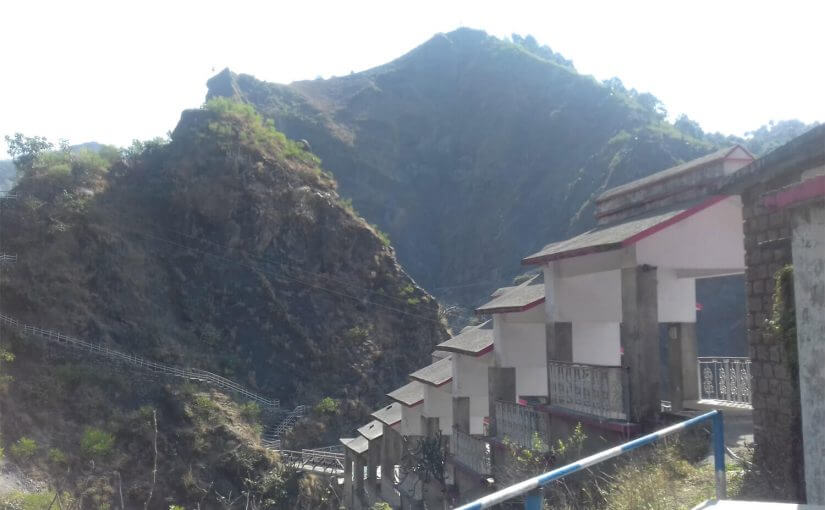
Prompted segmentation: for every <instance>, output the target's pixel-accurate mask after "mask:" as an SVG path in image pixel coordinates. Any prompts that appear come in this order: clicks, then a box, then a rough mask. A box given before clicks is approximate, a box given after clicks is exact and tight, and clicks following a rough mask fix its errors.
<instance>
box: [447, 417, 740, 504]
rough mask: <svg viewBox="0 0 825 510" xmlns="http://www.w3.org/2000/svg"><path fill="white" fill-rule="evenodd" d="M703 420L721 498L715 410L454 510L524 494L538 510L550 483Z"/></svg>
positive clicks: (721, 449) (719, 428) (720, 440)
mask: <svg viewBox="0 0 825 510" xmlns="http://www.w3.org/2000/svg"><path fill="white" fill-rule="evenodd" d="M707 421H710V422H711V425H712V432H713V460H714V466H715V472H716V499H725V494H726V492H727V488H726V479H725V432H724V427H723V422H722V413H721V412H719V411H711V412H709V413H705V414H703V415H701V416H697V417H695V418H691V419H689V420H685V421H683V422H681V423H677V424H675V425H671V426H670V427H666V428H663V429H662V430H658V431H656V432H653V433H652V434H648V435H646V436H642V437H640V438H637V439H634V440H633V441H628V442H627V443H624V444H620V445H619V446H614V447H613V448H610V449H609V450H604V451H601V452H599V453H596V454H594V455H591V456H589V457H585V458H583V459H581V460H579V461H578V462H573V463H572V464H568V465H566V466H562V467H560V468H558V469H554V470H553V471H550V472H547V473H544V474H542V475H538V476H534V477H533V478H528V479H527V480H524V481H522V482H519V483H517V484H515V485H511V486H510V487H507V488H505V489H501V490H500V491H496V492H494V493H492V494H488V495H487V496H484V497H483V498H479V499H477V500H475V501H473V502H472V503H467V504H466V505H462V506H460V507H458V508H457V509H456V510H477V509H480V508H487V507H491V506H493V505H497V504H498V503H501V502H502V501H506V500H508V499H512V498H515V497H517V496H522V495H526V497H525V500H524V508H525V509H526V510H541V508H542V506H543V504H544V503H543V502H544V495H543V492H542V490H541V489H542V487H544V486H545V485H547V484H549V483H550V482H552V481H554V480H558V479H560V478H563V477H565V476H567V475H570V474H573V473H575V472H577V471H581V470H583V469H586V468H588V467H590V466H592V465H594V464H598V463H599V462H603V461H605V460H607V459H611V458H613V457H617V456H619V455H621V454H623V453H625V452H629V451H631V450H635V449H636V448H640V447H642V446H644V445H647V444H650V443H653V442H654V441H657V440H659V439H661V438H663V437H665V436H669V435H671V434H674V433H676V432H680V431H682V430H685V429H688V428H690V427H693V426H695V425H699V424H700V423H704V422H707Z"/></svg>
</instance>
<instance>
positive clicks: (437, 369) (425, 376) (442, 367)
mask: <svg viewBox="0 0 825 510" xmlns="http://www.w3.org/2000/svg"><path fill="white" fill-rule="evenodd" d="M410 377H411V378H412V379H415V380H416V381H419V382H422V383H424V384H429V385H430V386H443V385H445V384H447V383H448V382H450V381H451V380H452V379H453V360H452V356H447V357H446V358H444V359H440V360H438V361H436V362H435V363H433V364H431V365H427V366H426V367H424V368H422V369H419V370H416V371H415V372H413V373H411V374H410Z"/></svg>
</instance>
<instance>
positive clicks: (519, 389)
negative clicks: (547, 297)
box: [493, 305, 547, 397]
mask: <svg viewBox="0 0 825 510" xmlns="http://www.w3.org/2000/svg"><path fill="white" fill-rule="evenodd" d="M493 332H494V333H493V335H494V340H493V344H494V349H493V354H494V358H495V365H496V366H498V367H514V368H515V369H516V393H517V395H518V396H530V397H546V396H547V340H546V333H545V320H544V307H542V306H541V305H537V306H535V307H533V308H531V309H529V310H526V311H524V312H516V313H496V314H493Z"/></svg>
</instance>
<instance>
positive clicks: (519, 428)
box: [496, 401, 550, 450]
mask: <svg viewBox="0 0 825 510" xmlns="http://www.w3.org/2000/svg"><path fill="white" fill-rule="evenodd" d="M549 429H550V426H549V417H548V415H547V413H544V412H541V411H538V410H536V409H534V408H532V407H529V406H524V405H520V404H516V403H515V402H502V401H498V402H496V438H497V439H498V440H499V441H505V440H508V441H510V442H512V443H515V444H517V445H519V446H521V447H522V448H535V447H536V446H537V445H535V444H534V439H535V437H536V436H537V435H538V438H539V439H540V440H541V442H542V444H541V445H540V448H541V449H543V450H546V449H548V448H549V445H550V438H549Z"/></svg>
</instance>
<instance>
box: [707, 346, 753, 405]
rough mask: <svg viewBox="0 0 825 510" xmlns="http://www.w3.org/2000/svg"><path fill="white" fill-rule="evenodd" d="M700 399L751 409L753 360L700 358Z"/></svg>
mask: <svg viewBox="0 0 825 510" xmlns="http://www.w3.org/2000/svg"><path fill="white" fill-rule="evenodd" d="M697 363H698V365H699V399H700V401H703V400H716V401H720V402H722V403H724V404H727V405H734V406H741V407H750V403H751V360H750V358H734V357H712V358H705V357H700V358H698V360H697Z"/></svg>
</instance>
